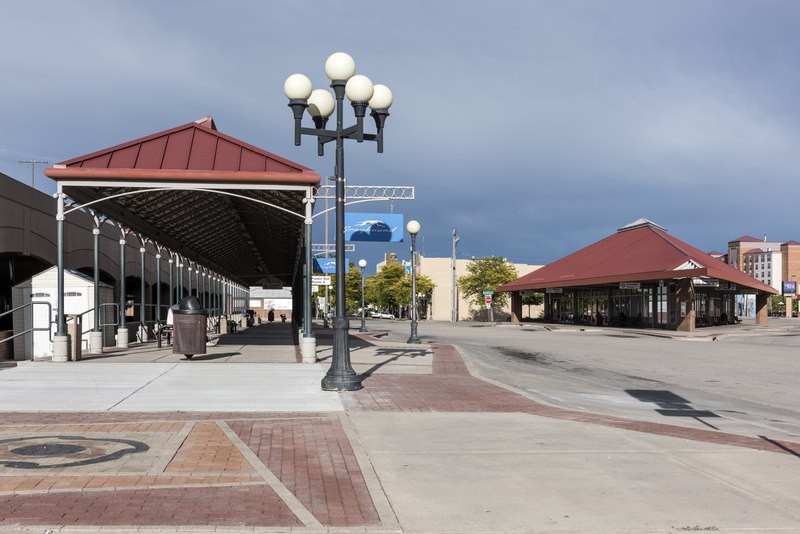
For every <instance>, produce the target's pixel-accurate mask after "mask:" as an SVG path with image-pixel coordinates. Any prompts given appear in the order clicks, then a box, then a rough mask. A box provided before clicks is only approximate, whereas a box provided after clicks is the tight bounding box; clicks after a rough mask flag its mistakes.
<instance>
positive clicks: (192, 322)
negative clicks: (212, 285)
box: [172, 296, 208, 360]
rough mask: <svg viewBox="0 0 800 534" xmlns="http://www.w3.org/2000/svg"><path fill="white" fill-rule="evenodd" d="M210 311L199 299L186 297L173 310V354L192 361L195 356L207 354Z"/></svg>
mask: <svg viewBox="0 0 800 534" xmlns="http://www.w3.org/2000/svg"><path fill="white" fill-rule="evenodd" d="M207 318H208V311H207V310H204V309H203V306H202V305H201V304H200V301H199V300H197V297H194V296H191V297H185V298H184V299H183V300H181V301H180V303H179V304H178V307H177V309H173V310H172V336H173V339H172V353H173V354H183V355H184V356H186V358H187V359H189V360H191V359H192V356H194V355H195V354H205V353H206V320H207Z"/></svg>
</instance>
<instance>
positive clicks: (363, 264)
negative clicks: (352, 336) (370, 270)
mask: <svg viewBox="0 0 800 534" xmlns="http://www.w3.org/2000/svg"><path fill="white" fill-rule="evenodd" d="M358 267H359V268H360V269H361V328H359V329H358V331H359V332H366V331H367V323H365V322H364V313H365V311H364V269H365V268H366V267H367V260H358Z"/></svg>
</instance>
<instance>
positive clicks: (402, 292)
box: [390, 274, 436, 317]
mask: <svg viewBox="0 0 800 534" xmlns="http://www.w3.org/2000/svg"><path fill="white" fill-rule="evenodd" d="M434 287H436V284H434V283H433V280H431V278H430V277H428V276H424V275H420V274H417V294H418V295H419V294H422V295H425V301H426V302H427V300H428V298H429V297H430V294H431V293H432V292H433V288H434ZM390 290H391V292H392V294H393V298H394V300H395V302H397V304H398V305H400V306H408V307H409V308H410V306H411V276H410V275H406V276H404V277H403V278H401V279H399V280H397V281H396V282H395V283H394V284H393V285H392V286H391V288H390ZM417 306H420V302H419V301H417ZM418 313H419V316H420V317H423V316H424V315H423V310H421V309H418ZM409 316H410V314H409Z"/></svg>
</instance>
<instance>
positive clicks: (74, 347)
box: [67, 315, 83, 362]
mask: <svg viewBox="0 0 800 534" xmlns="http://www.w3.org/2000/svg"><path fill="white" fill-rule="evenodd" d="M67 321H68V323H67V334H69V339H70V342H69V359H70V360H72V361H73V362H77V361H80V359H81V346H82V344H83V343H82V339H81V338H82V336H83V325H82V321H81V316H80V315H67Z"/></svg>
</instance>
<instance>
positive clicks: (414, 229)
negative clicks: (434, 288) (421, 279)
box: [406, 221, 420, 343]
mask: <svg viewBox="0 0 800 534" xmlns="http://www.w3.org/2000/svg"><path fill="white" fill-rule="evenodd" d="M419 228H420V226H419V223H418V222H417V221H408V224H407V225H406V230H408V233H409V234H411V337H409V338H408V343H419V342H420V341H419V336H418V335H417V262H416V261H415V257H416V255H417V234H418V233H419Z"/></svg>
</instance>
